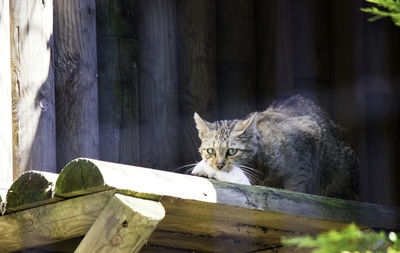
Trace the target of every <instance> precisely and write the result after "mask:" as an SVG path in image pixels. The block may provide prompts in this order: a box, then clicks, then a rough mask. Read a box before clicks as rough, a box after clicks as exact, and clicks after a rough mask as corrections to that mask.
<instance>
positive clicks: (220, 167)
mask: <svg viewBox="0 0 400 253" xmlns="http://www.w3.org/2000/svg"><path fill="white" fill-rule="evenodd" d="M216 166H217V169H219V170H220V169H222V168H223V167H224V166H225V163H224V162H217V164H216Z"/></svg>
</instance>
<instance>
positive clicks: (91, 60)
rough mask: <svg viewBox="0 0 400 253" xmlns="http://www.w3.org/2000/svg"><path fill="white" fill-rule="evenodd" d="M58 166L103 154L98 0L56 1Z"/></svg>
mask: <svg viewBox="0 0 400 253" xmlns="http://www.w3.org/2000/svg"><path fill="white" fill-rule="evenodd" d="M54 47H55V50H54V73H55V76H56V80H55V81H56V82H55V84H56V85H55V86H56V107H57V122H56V124H57V168H58V169H60V170H61V168H63V167H64V165H65V164H67V163H68V162H69V161H71V160H72V159H74V158H77V157H79V156H86V157H91V158H98V157H99V125H98V95H97V49H96V4H95V0H87V1H80V0H60V1H54Z"/></svg>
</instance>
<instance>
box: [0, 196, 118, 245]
mask: <svg viewBox="0 0 400 253" xmlns="http://www.w3.org/2000/svg"><path fill="white" fill-rule="evenodd" d="M113 194H114V191H105V192H100V193H95V194H91V195H87V196H83V197H80V198H72V199H68V200H64V201H60V202H57V203H53V204H49V205H44V206H40V207H36V208H32V209H28V210H24V211H20V212H15V213H11V214H7V215H4V216H1V217H0V234H1V237H0V245H1V248H2V252H13V251H17V250H21V249H25V248H32V247H37V246H41V245H46V244H51V243H55V242H60V241H64V240H68V239H71V238H75V237H79V236H83V235H85V234H86V233H87V231H88V230H89V228H90V226H91V225H92V224H93V222H94V221H95V220H96V218H97V216H98V215H99V213H100V212H101V210H102V209H103V208H104V206H105V205H106V204H107V203H108V201H109V199H110V198H111V197H112V196H113Z"/></svg>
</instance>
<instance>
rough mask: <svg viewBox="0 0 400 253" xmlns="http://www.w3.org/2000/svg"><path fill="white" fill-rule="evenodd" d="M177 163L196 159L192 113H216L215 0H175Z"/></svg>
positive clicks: (208, 116) (211, 118) (212, 117)
mask: <svg viewBox="0 0 400 253" xmlns="http://www.w3.org/2000/svg"><path fill="white" fill-rule="evenodd" d="M178 17H179V20H178V33H179V40H178V45H179V49H178V55H179V58H178V60H179V91H180V93H179V104H180V105H181V106H180V107H179V113H180V123H179V125H180V127H179V128H180V135H181V138H179V147H180V161H179V162H180V165H183V164H188V163H193V162H195V161H197V160H199V158H200V155H199V153H198V147H199V145H200V140H199V138H198V134H197V130H196V128H195V124H194V120H193V114H194V112H197V113H199V114H200V115H201V116H202V117H204V118H205V119H207V120H209V121H214V120H216V117H217V115H216V114H217V86H216V84H217V80H216V38H215V29H216V27H215V24H216V19H215V0H205V1H204V0H192V1H186V0H179V1H178Z"/></svg>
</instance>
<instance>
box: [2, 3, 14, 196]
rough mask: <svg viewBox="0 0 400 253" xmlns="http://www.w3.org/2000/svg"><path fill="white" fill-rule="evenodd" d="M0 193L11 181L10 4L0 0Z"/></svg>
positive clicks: (5, 189)
mask: <svg viewBox="0 0 400 253" xmlns="http://www.w3.org/2000/svg"><path fill="white" fill-rule="evenodd" d="M0 17H1V18H0V37H1V38H2V39H1V40H0V55H1V57H0V101H1V106H0V119H2V120H1V122H2V123H1V124H0V140H1V141H0V161H1V164H2V166H1V168H0V194H3V192H4V191H7V189H8V187H9V186H10V185H11V183H12V181H13V167H12V115H11V104H12V102H11V67H10V6H9V1H8V0H0Z"/></svg>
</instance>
